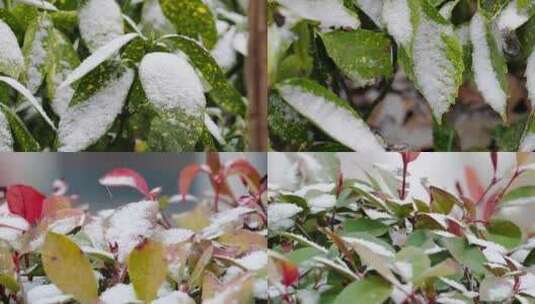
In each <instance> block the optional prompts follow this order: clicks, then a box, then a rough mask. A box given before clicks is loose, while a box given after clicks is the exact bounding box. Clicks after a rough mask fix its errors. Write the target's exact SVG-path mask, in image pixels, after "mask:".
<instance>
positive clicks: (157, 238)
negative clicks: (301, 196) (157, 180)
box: [0, 154, 268, 304]
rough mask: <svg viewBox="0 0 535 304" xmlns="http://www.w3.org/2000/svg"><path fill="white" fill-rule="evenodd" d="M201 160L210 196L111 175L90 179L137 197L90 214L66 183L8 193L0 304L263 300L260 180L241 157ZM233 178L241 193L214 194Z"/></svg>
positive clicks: (132, 175)
mask: <svg viewBox="0 0 535 304" xmlns="http://www.w3.org/2000/svg"><path fill="white" fill-rule="evenodd" d="M209 160H210V162H209V164H207V165H206V166H205V165H199V166H200V167H203V168H206V170H207V171H208V172H209V173H210V174H217V176H218V180H219V183H218V184H214V189H213V194H212V195H207V196H206V197H202V198H201V197H194V196H192V195H190V194H188V193H187V191H188V189H186V188H182V189H180V191H181V193H180V194H177V195H175V196H172V197H166V196H163V195H161V189H160V188H153V189H152V190H151V188H149V186H148V183H147V181H146V180H145V179H144V178H143V176H142V175H140V174H139V173H138V172H136V171H134V170H131V169H128V168H117V169H114V170H112V171H110V172H108V173H107V174H105V175H104V176H103V177H102V178H101V179H100V180H99V182H100V183H101V184H102V185H103V186H106V187H110V191H113V189H112V188H111V187H132V188H134V189H136V190H138V191H139V192H140V200H139V201H137V202H132V203H128V204H125V205H123V206H121V207H119V208H117V209H108V210H100V211H98V212H96V213H94V214H93V213H90V212H89V211H88V210H87V206H86V205H85V206H84V204H82V202H83V201H81V199H80V198H78V197H77V196H76V195H69V194H68V187H67V184H66V182H58V185H59V184H61V187H60V188H61V189H62V191H55V192H54V193H53V194H46V195H44V194H41V193H39V192H38V191H37V190H35V189H33V188H32V187H30V186H25V185H13V186H8V187H7V189H6V198H5V199H4V200H3V201H1V202H0V302H2V303H28V304H38V303H40V304H43V303H50V304H56V303H102V304H105V303H108V304H120V303H124V304H126V303H154V304H166V303H167V304H194V303H212V304H223V303H242V304H246V303H252V302H257V303H267V298H268V295H267V289H268V286H267V280H266V271H267V262H268V255H267V252H266V248H267V239H266V235H267V217H266V210H267V202H266V197H267V196H266V188H267V185H266V183H267V178H266V177H264V178H261V177H260V175H259V173H258V171H257V170H256V169H255V168H254V167H253V166H252V165H251V164H250V163H248V162H247V161H246V160H244V159H237V160H232V161H230V162H228V163H221V162H220V160H219V157H218V155H217V154H211V155H210V156H209ZM216 168H225V169H224V170H223V171H222V172H226V173H228V174H222V175H221V174H219V173H217V172H218V171H217V170H216ZM188 171H189V170H188V169H184V170H183V171H182V172H181V174H180V178H179V184H182V180H183V179H184V178H188V174H187V172H188ZM233 175H237V176H239V177H240V179H238V181H240V180H242V181H243V185H244V187H245V189H247V190H246V191H245V192H244V193H241V192H237V191H236V192H235V191H234V190H232V188H231V187H230V186H227V187H225V188H224V189H225V190H224V191H223V190H221V189H223V188H222V187H221V186H220V185H223V184H224V185H228V182H229V181H230V179H231V176H233ZM192 177H193V176H189V178H190V179H191V178H192ZM182 191H184V192H182ZM204 192H205V191H203V193H204ZM186 200H188V201H194V202H196V203H195V207H194V208H193V209H192V210H190V211H186V212H182V213H173V212H171V211H170V209H171V208H170V207H172V206H173V205H176V204H183V203H184V202H185V201H186Z"/></svg>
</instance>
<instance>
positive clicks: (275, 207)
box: [267, 203, 303, 230]
mask: <svg viewBox="0 0 535 304" xmlns="http://www.w3.org/2000/svg"><path fill="white" fill-rule="evenodd" d="M301 211H303V209H302V208H301V207H298V206H296V205H295V204H287V203H276V204H270V205H269V206H268V210H267V213H268V225H269V229H272V230H285V229H289V228H291V227H292V226H293V225H294V220H293V219H292V217H293V216H295V215H296V214H298V213H299V212H301Z"/></svg>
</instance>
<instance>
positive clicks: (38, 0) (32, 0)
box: [18, 0, 58, 11]
mask: <svg viewBox="0 0 535 304" xmlns="http://www.w3.org/2000/svg"><path fill="white" fill-rule="evenodd" d="M18 2H21V3H24V4H28V5H30V6H34V7H37V8H40V9H44V10H48V11H57V10H58V9H57V8H56V7H55V6H54V5H52V4H51V3H49V2H47V1H45V0H18Z"/></svg>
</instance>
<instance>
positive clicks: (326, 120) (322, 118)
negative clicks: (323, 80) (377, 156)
mask: <svg viewBox="0 0 535 304" xmlns="http://www.w3.org/2000/svg"><path fill="white" fill-rule="evenodd" d="M277 89H278V91H279V93H280V94H281V96H282V98H283V99H284V100H285V101H286V102H287V103H288V104H290V105H291V106H292V107H293V108H294V109H295V110H297V111H298V112H299V113H301V114H302V115H303V116H305V117H307V118H308V119H310V120H311V121H312V122H313V123H314V124H316V125H317V126H318V127H319V128H321V129H322V130H323V131H325V132H326V133H327V134H329V135H330V136H331V137H332V138H334V139H336V140H338V141H339V142H340V143H342V144H344V145H346V146H347V147H349V148H351V149H353V150H355V151H359V152H379V151H384V147H383V145H382V144H381V143H380V142H379V140H378V139H377V137H376V136H375V134H373V133H372V131H371V130H370V128H369V127H368V125H367V124H366V123H365V122H364V121H363V120H362V118H360V117H359V116H358V114H357V113H356V112H355V111H354V110H353V109H352V108H351V107H350V106H349V105H348V104H347V102H346V101H345V100H342V99H340V98H339V97H338V96H336V95H335V94H334V93H332V92H330V91H328V90H327V89H326V88H324V87H322V86H321V85H319V84H317V83H315V82H313V81H311V80H308V79H290V80H287V81H284V82H282V83H280V84H278V85H277ZM348 130H351V132H348Z"/></svg>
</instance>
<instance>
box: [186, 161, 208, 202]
mask: <svg viewBox="0 0 535 304" xmlns="http://www.w3.org/2000/svg"><path fill="white" fill-rule="evenodd" d="M200 172H206V173H208V174H210V173H211V171H210V169H209V168H207V167H205V166H200V165H197V164H193V165H189V166H187V167H186V168H184V169H182V171H180V176H179V178H178V192H180V194H181V195H182V199H183V200H185V199H186V195H187V194H188V192H189V188H190V187H191V184H192V183H193V179H195V177H196V176H197V174H199V173H200Z"/></svg>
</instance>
